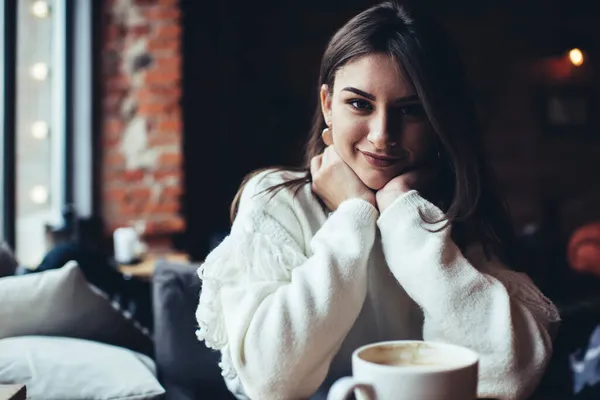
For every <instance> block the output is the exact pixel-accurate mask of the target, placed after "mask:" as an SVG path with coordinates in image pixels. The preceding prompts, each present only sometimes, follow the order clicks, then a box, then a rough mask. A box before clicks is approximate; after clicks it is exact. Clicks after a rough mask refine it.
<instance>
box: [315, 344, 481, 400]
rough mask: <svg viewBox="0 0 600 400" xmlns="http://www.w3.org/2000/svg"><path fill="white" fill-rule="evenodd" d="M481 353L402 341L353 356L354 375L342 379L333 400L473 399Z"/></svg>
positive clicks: (374, 346)
mask: <svg viewBox="0 0 600 400" xmlns="http://www.w3.org/2000/svg"><path fill="white" fill-rule="evenodd" d="M478 359H479V357H478V356H477V353H475V352H474V351H471V350H469V349H467V348H464V347H460V346H455V345H451V344H445V343H437V342H425V341H417V340H398V341H391V342H380V343H373V344H369V345H366V346H363V347H360V348H359V349H357V350H355V351H354V353H352V375H353V376H351V377H345V378H341V379H339V380H338V381H337V382H336V383H335V384H334V385H333V386H332V387H331V390H330V391H329V395H328V396H327V400H345V399H347V398H348V397H349V396H350V395H351V394H352V392H354V393H355V395H356V398H357V399H358V400H473V399H475V398H476V397H477V372H478V370H477V369H478Z"/></svg>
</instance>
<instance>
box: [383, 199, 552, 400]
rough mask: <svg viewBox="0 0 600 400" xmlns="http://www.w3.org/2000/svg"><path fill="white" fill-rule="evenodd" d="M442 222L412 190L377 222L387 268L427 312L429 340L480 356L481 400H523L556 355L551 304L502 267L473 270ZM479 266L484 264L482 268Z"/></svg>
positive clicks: (488, 263)
mask: <svg viewBox="0 0 600 400" xmlns="http://www.w3.org/2000/svg"><path fill="white" fill-rule="evenodd" d="M419 211H420V212H421V214H422V215H423V217H425V219H426V220H429V221H431V220H433V221H438V220H440V217H442V216H443V214H442V212H441V211H440V210H439V209H438V208H437V207H435V206H434V205H433V204H431V203H429V202H428V201H427V200H425V199H423V198H422V197H421V196H420V195H419V193H418V192H416V191H411V192H409V193H407V194H405V195H403V196H401V197H400V198H398V199H397V200H396V201H395V202H394V203H393V204H392V205H390V207H389V208H388V209H386V210H385V211H384V212H383V213H382V215H381V216H380V218H379V220H378V226H379V229H380V231H381V236H382V244H383V250H384V254H385V258H386V261H387V263H388V265H389V267H390V269H391V271H392V273H393V274H394V276H395V277H396V279H397V280H398V282H399V283H400V284H401V285H402V286H403V287H404V289H405V290H406V292H407V293H408V294H409V295H410V296H411V297H412V298H413V300H414V301H415V302H416V303H417V304H418V305H419V306H420V307H421V308H422V310H423V314H424V326H423V337H424V339H425V340H432V341H441V342H447V343H453V344H457V345H462V346H465V347H468V348H470V349H472V350H475V351H476V352H478V353H479V356H480V362H479V389H478V392H479V393H478V394H479V396H480V397H484V398H497V399H503V400H508V399H523V398H526V397H527V396H529V395H530V394H531V393H532V392H533V390H534V389H535V387H536V386H537V384H538V383H539V380H540V379H541V376H542V374H543V372H544V370H545V368H546V365H547V363H548V361H549V358H550V356H551V353H552V339H551V335H550V330H551V328H554V327H555V326H556V324H557V323H558V321H559V319H560V318H559V316H558V311H557V310H556V308H555V307H554V305H553V304H552V303H551V302H550V301H549V300H548V299H547V298H546V297H545V296H544V295H543V294H541V293H540V291H539V290H538V289H537V288H536V287H535V285H534V284H533V282H531V280H530V279H529V278H528V277H527V276H526V275H524V274H520V273H516V272H513V271H510V270H508V269H507V268H506V267H504V266H503V265H501V263H500V262H498V261H497V260H491V261H485V260H484V258H483V257H481V260H482V261H481V263H478V265H477V266H474V265H472V264H471V262H469V260H467V259H466V258H465V256H463V254H462V253H461V251H460V250H459V249H458V247H457V246H456V244H455V243H454V242H453V240H452V238H451V236H450V227H445V228H444V229H442V230H440V231H438V232H435V230H436V229H439V228H441V227H442V226H443V224H444V222H441V223H439V225H437V226H436V225H435V224H434V225H433V226H432V225H430V224H427V223H425V222H424V221H423V219H422V218H421V215H420V213H419ZM479 264H481V265H479Z"/></svg>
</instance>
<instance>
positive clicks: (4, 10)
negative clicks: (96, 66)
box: [0, 0, 101, 266]
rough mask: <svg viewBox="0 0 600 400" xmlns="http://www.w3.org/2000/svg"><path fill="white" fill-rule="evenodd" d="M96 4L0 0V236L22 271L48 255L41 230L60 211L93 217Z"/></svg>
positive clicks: (53, 223) (59, 221)
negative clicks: (0, 25) (70, 210)
mask: <svg viewBox="0 0 600 400" xmlns="http://www.w3.org/2000/svg"><path fill="white" fill-rule="evenodd" d="M100 4H101V2H94V1H93V0H47V1H43V0H16V1H15V0H12V1H11V0H0V21H1V22H2V23H3V29H2V30H0V57H2V59H1V60H0V61H1V63H0V93H1V94H2V96H3V98H2V100H3V101H2V102H1V104H0V122H1V124H0V156H1V157H2V158H1V159H0V185H1V186H2V189H3V196H0V211H1V212H2V213H1V214H0V235H1V236H0V237H3V238H4V239H5V240H6V241H7V242H8V243H9V244H10V245H11V246H13V247H14V248H15V252H16V255H17V258H18V259H19V261H20V263H21V264H24V265H27V266H36V265H37V264H38V263H39V261H40V260H41V258H42V257H43V256H44V255H45V254H46V252H47V251H48V250H49V248H48V247H49V243H48V242H47V240H46V236H47V235H46V231H47V228H48V227H57V226H61V225H63V224H64V221H63V210H64V209H65V207H66V206H67V205H72V206H73V207H74V208H75V210H76V211H77V214H78V215H77V216H78V217H80V218H92V210H93V207H92V198H93V196H92V188H93V179H92V177H93V168H92V165H93V163H92V129H93V128H92V124H93V123H92V120H93V119H94V117H95V115H94V113H93V112H92V111H93V110H92V104H93V97H92V92H93V90H92V87H93V85H92V79H93V78H92V72H93V61H92V57H93V52H94V51H95V50H94V43H93V41H92V31H93V29H95V28H96V27H95V26H92V25H93V18H92V16H93V14H94V13H98V12H99V11H100V8H99V5H100ZM73 130H75V131H76V132H77V134H76V135H74V134H73V133H72V132H73ZM72 150H73V151H72ZM73 164H74V165H75V166H76V167H75V168H73Z"/></svg>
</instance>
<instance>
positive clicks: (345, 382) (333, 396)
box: [327, 376, 376, 400]
mask: <svg viewBox="0 0 600 400" xmlns="http://www.w3.org/2000/svg"><path fill="white" fill-rule="evenodd" d="M354 390H360V391H362V392H363V393H364V395H365V396H367V399H368V400H376V398H375V390H373V386H371V385H370V384H368V383H362V382H358V381H356V379H354V378H353V377H351V376H347V377H345V378H340V379H338V380H337V381H336V382H335V383H334V384H333V386H332V387H331V389H330V390H329V394H328V395H327V400H346V399H347V398H348V396H350V395H351V394H352V392H353V391H354Z"/></svg>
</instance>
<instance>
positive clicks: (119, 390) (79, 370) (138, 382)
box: [0, 336, 165, 400]
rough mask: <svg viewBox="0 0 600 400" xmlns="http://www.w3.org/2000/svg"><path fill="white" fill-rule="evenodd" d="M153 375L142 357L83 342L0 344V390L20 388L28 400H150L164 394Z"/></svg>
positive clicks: (33, 339) (17, 341) (53, 339)
mask: <svg viewBox="0 0 600 400" xmlns="http://www.w3.org/2000/svg"><path fill="white" fill-rule="evenodd" d="M154 369H155V367H154V363H153V361H152V360H151V359H150V358H148V357H147V356H145V355H142V354H139V353H135V352H133V351H130V350H126V349H124V348H121V347H116V346H111V345H107V344H102V343H97V342H91V341H87V340H81V339H71V338H58V337H48V336H46V337H42V336H23V337H16V338H8V339H2V340H0V384H12V383H20V384H25V385H26V387H27V399H28V400H37V399H39V400H42V399H43V400H71V399H73V400H75V399H77V400H81V399H86V400H101V399H102V400H108V399H111V400H118V399H128V400H137V399H155V398H159V397H160V396H161V395H162V394H164V392H165V391H164V389H163V387H162V386H161V385H160V383H158V381H157V380H156V377H155V376H154V375H155V370H154Z"/></svg>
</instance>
